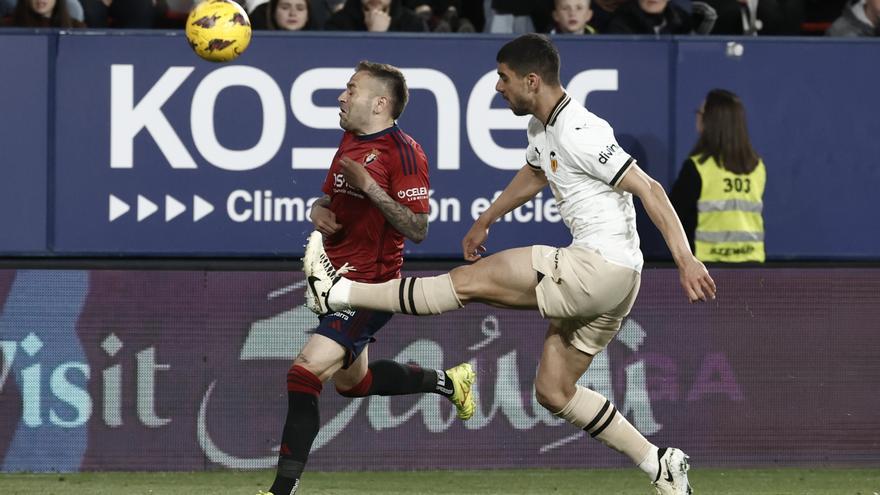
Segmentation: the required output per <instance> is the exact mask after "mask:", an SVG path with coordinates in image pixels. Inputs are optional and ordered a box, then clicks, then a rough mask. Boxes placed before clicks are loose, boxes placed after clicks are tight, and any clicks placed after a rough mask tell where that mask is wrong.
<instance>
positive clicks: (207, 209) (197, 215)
mask: <svg viewBox="0 0 880 495" xmlns="http://www.w3.org/2000/svg"><path fill="white" fill-rule="evenodd" d="M212 211H214V205H212V204H211V203H208V202H207V201H205V200H204V199H202V197H201V196H199V195H198V194H194V195H193V222H198V221H199V220H201V219H203V218H205V217H206V216H208V214H210V213H211V212H212Z"/></svg>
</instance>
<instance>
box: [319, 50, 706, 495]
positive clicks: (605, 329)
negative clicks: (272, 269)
mask: <svg viewBox="0 0 880 495" xmlns="http://www.w3.org/2000/svg"><path fill="white" fill-rule="evenodd" d="M497 62H498V77H499V80H498V83H497V84H496V87H495V89H496V90H497V91H498V92H499V93H500V94H501V96H502V97H504V99H505V100H506V101H507V102H508V104H509V106H510V108H511V110H513V112H514V113H515V114H517V115H532V119H531V120H530V122H529V127H528V138H529V147H528V150H527V152H526V162H527V163H526V165H524V166H523V167H522V169H520V170H519V172H518V173H517V174H516V176H515V177H514V178H513V179H512V180H511V182H510V183H509V184H508V185H507V187H506V188H505V189H504V191H503V192H502V194H501V195H500V196H499V197H498V198H497V199H496V200H495V201H494V202H493V203H492V205H491V206H490V207H489V208H488V209H487V210H486V211H485V212H484V213H483V214H482V215H481V216H480V218H478V219H477V220H476V222H475V223H474V225H473V226H472V227H471V229H470V230H469V231H468V233H467V234H466V235H465V237H464V239H463V240H462V249H463V254H464V258H465V259H466V260H468V261H475V263H473V264H471V265H466V266H461V267H458V268H455V269H453V270H452V271H451V272H449V273H447V274H444V275H440V276H436V277H423V278H412V277H410V278H404V279H398V280H392V281H389V282H385V283H381V284H364V283H359V282H352V281H350V280H348V279H346V278H344V277H343V276H344V274H345V273H346V270H347V267H345V266H343V267H334V266H333V265H332V264H330V263H329V260H327V258H326V255H325V254H324V252H323V246H322V242H321V234H320V233H317V232H315V233H313V234H312V235H311V237H310V238H309V243H308V245H307V247H306V254H305V257H304V270H305V273H306V275H307V276H308V279H309V282H310V284H309V285H310V289H309V290H308V291H307V294H306V299H307V304H308V305H309V307H310V309H312V310H313V311H315V312H316V313H319V314H324V313H328V312H331V311H338V310H343V309H350V308H359V309H360V308H362V309H374V310H381V311H392V312H397V313H407V314H414V315H428V314H439V313H442V312H444V311H449V310H453V309H457V308H460V307H462V306H463V305H464V304H467V303H469V302H474V301H476V302H482V303H486V304H491V305H493V306H498V307H503V308H517V309H538V310H539V311H540V312H541V314H542V316H544V317H545V318H547V319H549V320H550V327H549V329H548V330H547V333H546V335H545V337H544V347H543V351H542V354H541V359H540V362H539V365H538V371H537V376H536V378H535V393H536V395H537V398H538V402H539V403H540V404H541V405H542V406H544V407H545V408H547V409H548V410H550V411H551V412H552V413H554V414H555V415H556V416H558V417H560V418H563V419H565V420H566V421H568V422H569V423H571V424H573V425H575V426H576V427H578V428H581V429H583V430H585V431H586V432H588V433H589V434H590V435H591V436H592V437H594V438H596V439H598V440H600V441H601V442H603V443H604V444H606V445H608V446H609V447H612V448H614V449H616V450H618V451H620V452H622V453H623V454H625V455H627V456H628V457H630V459H632V460H633V462H634V463H635V464H636V465H637V466H638V467H639V468H641V469H642V470H643V471H644V472H645V473H647V474H648V476H649V477H650V479H651V481H652V483H653V484H654V487H655V488H656V490H657V492H658V493H660V494H688V493H692V490H691V487H690V485H689V483H688V478H687V471H688V468H689V466H688V462H687V459H688V457H687V456H686V455H685V454H684V453H683V452H682V451H681V450H679V449H675V448H658V447H657V446H655V445H653V444H651V443H650V442H649V441H648V440H647V439H646V438H645V437H644V436H643V435H642V434H641V433H639V432H638V431H637V430H636V429H635V428H634V427H633V426H632V425H631V424H630V423H629V421H627V419H626V418H625V417H623V415H621V414H618V413H617V410H616V408H615V407H614V406H613V405H612V404H611V402H610V401H609V400H608V399H606V398H605V397H604V396H602V395H601V394H599V393H597V392H595V391H593V390H590V389H587V388H584V387H581V386H579V385H577V381H578V379H579V378H580V377H581V376H582V375H583V374H584V373H585V372H586V371H587V368H588V367H589V366H590V363H591V362H592V360H593V357H594V356H595V355H596V354H597V353H599V352H601V351H602V350H603V349H604V348H605V347H606V346H607V345H608V343H609V342H610V341H611V339H613V338H614V336H615V335H616V334H617V332H618V330H619V329H620V326H621V323H622V321H623V318H624V317H626V315H628V314H629V312H630V309H631V308H632V306H633V303H634V302H635V298H636V295H637V294H638V290H639V282H640V273H641V269H642V263H643V261H642V254H641V251H640V250H639V237H638V234H637V233H636V223H635V209H634V207H633V200H632V196H633V195H636V196H638V197H639V198H640V199H641V201H642V203H643V205H644V206H645V210H646V211H647V212H648V215H649V216H650V217H651V220H652V221H653V222H654V224H655V225H656V226H657V228H658V229H659V230H660V232H661V233H662V234H663V237H664V239H665V241H666V244H667V246H668V247H669V249H670V251H671V253H672V256H673V259H674V260H675V263H676V265H677V266H678V269H679V276H680V281H681V285H682V287H683V288H684V290H685V293H686V295H687V297H688V299H689V300H690V301H691V302H697V301H705V300H706V299H714V297H715V282H714V281H713V280H712V278H711V277H710V276H709V273H708V271H707V270H706V267H705V266H704V265H703V264H702V263H701V262H700V261H699V260H697V259H696V258H695V257H694V256H693V255H692V254H691V251H690V249H689V246H688V241H687V237H686V236H685V233H684V230H683V228H682V226H681V223H680V222H679V220H678V216H677V215H676V214H675V211H674V210H673V208H672V206H671V204H670V203H669V200H668V198H667V197H666V193H665V192H664V190H663V187H662V186H661V185H660V184H659V183H657V182H656V181H655V180H654V179H652V178H651V177H649V176H648V175H647V174H646V173H645V172H644V171H642V170H641V169H640V168H639V166H638V165H637V164H636V163H635V161H634V160H633V158H632V157H631V156H630V155H629V154H627V153H626V151H624V150H623V149H622V148H621V147H620V145H619V144H618V143H617V141H616V140H615V138H614V131H613V129H612V128H611V126H610V125H609V124H608V122H606V121H604V120H602V119H601V118H599V117H597V116H596V115H594V114H592V113H590V112H589V111H588V110H587V109H586V108H584V107H583V105H581V104H580V103H578V102H577V101H575V100H573V99H572V98H571V97H570V96H569V95H568V94H566V93H565V91H564V90H563V88H562V86H561V84H560V81H559V53H558V51H557V50H556V48H555V47H554V46H553V44H552V43H551V42H550V41H549V40H548V39H547V38H546V37H544V36H541V35H537V34H528V35H524V36H521V37H519V38H517V39H515V40H513V41H511V42H509V43H507V44H506V45H504V47H502V48H501V50H500V51H499V52H498V56H497ZM548 184H549V186H550V189H551V190H552V191H553V195H554V197H555V199H556V202H557V205H558V208H559V212H560V215H561V216H562V218H563V220H564V222H565V224H566V225H567V226H568V228H569V229H570V230H571V234H572V237H573V239H574V240H573V243H572V244H571V246H568V247H562V248H555V247H550V246H541V245H536V246H530V247H523V248H514V249H508V250H505V251H502V252H500V253H497V254H493V255H491V256H487V257H485V258H482V257H481V253H482V252H485V248H484V246H483V243H484V242H485V240H486V239H487V237H488V232H489V228H490V227H491V225H492V224H493V223H494V222H495V221H496V220H497V219H499V218H500V217H502V216H503V215H504V214H506V213H507V212H509V211H511V210H513V209H515V208H516V207H518V206H520V205H522V204H523V203H525V202H526V201H528V200H530V199H532V198H533V197H534V196H535V195H536V194H537V193H538V192H540V191H541V190H542V189H543V188H544V187H545V186H547V185H548ZM342 261H344V260H342Z"/></svg>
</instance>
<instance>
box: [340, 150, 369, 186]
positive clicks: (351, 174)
mask: <svg viewBox="0 0 880 495" xmlns="http://www.w3.org/2000/svg"><path fill="white" fill-rule="evenodd" d="M339 163H340V165H341V167H342V175H343V177H345V182H346V183H347V184H348V185H349V186H351V187H354V188H356V189H360V190H361V191H366V190H367V186H369V185H370V182H374V181H373V178H372V177H370V173H369V172H367V170H366V169H365V168H364V166H363V164H361V163H358V162H356V161H354V160H352V159H351V158H349V157H347V156H343V157H342V158H340V159H339Z"/></svg>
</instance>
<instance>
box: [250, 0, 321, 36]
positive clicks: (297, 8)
mask: <svg viewBox="0 0 880 495" xmlns="http://www.w3.org/2000/svg"><path fill="white" fill-rule="evenodd" d="M309 7H310V6H309V2H308V0H270V1H269V2H267V3H263V4H261V5H258V6H257V7H255V8H254V10H253V12H251V14H250V17H251V26H252V27H253V28H254V29H269V30H280V31H311V30H313V29H314V26H313V23H312V18H311V15H310V14H311V12H310V11H309Z"/></svg>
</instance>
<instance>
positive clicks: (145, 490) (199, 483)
mask: <svg viewBox="0 0 880 495" xmlns="http://www.w3.org/2000/svg"><path fill="white" fill-rule="evenodd" d="M272 478H273V473H272V472H270V471H246V472H237V471H213V472H198V473H118V472H116V473H78V474H0V493H2V494H3V495H34V494H40V495H111V494H112V495H121V494H124V495H141V494H142V495H197V494H204V495H216V494H221V493H222V494H224V495H239V494H240V495H254V494H255V493H256V492H257V491H258V490H259V489H267V488H268V486H269V485H270V484H271V482H272ZM691 485H693V487H694V491H695V493H696V494H698V495H699V494H706V495H710V494H711V495H728V494H748V495H826V494H827V495H880V468H875V469H789V468H784V469H692V470H691ZM650 493H653V491H652V490H651V487H650V485H649V484H648V482H647V481H646V479H645V477H644V476H642V474H641V473H639V472H637V471H635V470H632V469H620V470H618V469H592V470H591V469H582V470H550V469H523V470H497V471H421V472H360V473H352V472H344V473H317V472H307V473H306V475H305V476H304V477H303V483H302V486H301V487H300V490H299V492H298V495H300V494H301V495H372V494H375V495H404V494H405V495H421V494H425V495H490V494H493V495H494V494H497V495H520V494H522V495H526V494H541V495H543V494H552V495H585V494H601V495H618V494H619V495H630V494H650Z"/></svg>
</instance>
